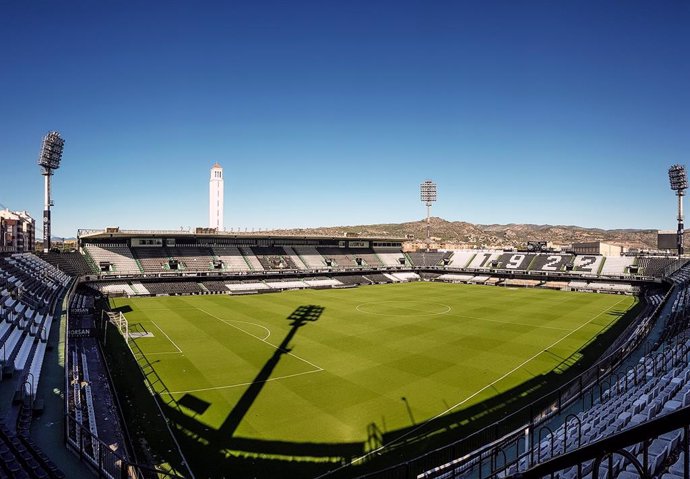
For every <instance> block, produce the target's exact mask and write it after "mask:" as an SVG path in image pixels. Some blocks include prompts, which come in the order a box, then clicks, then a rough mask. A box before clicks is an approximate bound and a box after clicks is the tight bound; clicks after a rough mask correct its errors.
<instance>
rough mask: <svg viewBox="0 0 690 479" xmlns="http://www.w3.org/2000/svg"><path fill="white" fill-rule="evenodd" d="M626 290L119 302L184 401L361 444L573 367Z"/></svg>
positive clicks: (222, 424)
mask: <svg viewBox="0 0 690 479" xmlns="http://www.w3.org/2000/svg"><path fill="white" fill-rule="evenodd" d="M636 301H637V299H636V298H634V297H630V296H617V295H607V294H590V293H573V292H561V291H549V290H543V289H509V288H500V287H489V286H473V285H455V284H442V283H424V282H419V283H409V284H392V285H382V286H370V287H360V288H353V289H329V290H300V291H289V292H283V293H276V294H265V295H245V296H228V295H209V296H175V297H173V296H171V297H156V298H131V299H125V298H119V299H113V300H111V303H112V306H113V307H117V308H120V309H121V310H124V311H126V313H125V316H126V318H127V319H128V321H129V323H130V331H139V332H140V333H141V332H144V334H143V335H140V336H139V337H137V338H136V339H134V341H135V342H136V344H137V345H138V346H139V348H140V349H141V350H142V351H143V352H144V353H145V355H146V356H147V358H148V360H149V361H150V362H151V363H152V365H153V367H154V368H155V370H156V371H157V373H158V374H159V376H160V377H161V378H162V380H163V382H164V383H165V385H166V386H167V388H168V390H169V391H170V394H171V395H172V396H173V397H174V398H175V399H176V400H178V401H179V403H180V405H181V409H182V411H183V412H184V413H185V414H186V415H189V416H190V417H193V418H194V420H196V421H199V422H200V423H202V424H203V425H204V427H208V428H212V429H213V430H220V431H222V432H227V433H229V434H230V435H232V436H234V437H243V438H249V439H256V440H267V441H288V442H296V443H344V442H363V441H366V440H367V430H368V427H369V426H370V425H371V424H376V426H377V427H378V429H379V430H381V431H383V432H390V431H396V430H398V429H402V428H407V427H409V426H411V425H413V424H420V423H423V422H424V421H427V420H429V419H431V418H434V417H436V416H439V415H443V414H448V413H450V412H457V411H459V410H462V409H464V408H467V407H469V406H471V405H473V404H476V403H478V402H480V401H483V400H486V399H488V398H490V397H493V396H496V395H497V394H500V393H502V392H505V391H508V390H510V389H511V388H514V387H516V386H518V385H519V384H521V383H524V382H526V381H528V380H530V379H533V378H535V377H536V376H539V375H541V374H545V373H548V372H550V371H553V370H554V369H555V368H563V367H564V364H572V362H573V361H575V360H577V358H578V357H579V354H578V351H579V350H581V349H582V348H583V346H584V345H586V344H587V343H588V342H589V341H591V340H592V338H594V337H596V336H597V335H598V334H599V333H601V332H602V331H603V330H605V329H607V328H608V327H609V326H611V325H612V324H613V323H614V322H615V321H617V320H618V319H619V318H620V317H622V316H623V315H624V314H625V313H626V312H627V311H628V310H629V309H630V308H632V307H633V306H634V304H635V303H636Z"/></svg>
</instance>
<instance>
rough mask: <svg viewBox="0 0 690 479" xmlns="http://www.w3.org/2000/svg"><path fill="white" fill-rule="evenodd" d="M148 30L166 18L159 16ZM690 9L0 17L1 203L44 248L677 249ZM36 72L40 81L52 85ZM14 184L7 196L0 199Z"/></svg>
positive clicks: (103, 12) (153, 7)
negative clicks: (515, 245) (446, 234)
mask: <svg viewBox="0 0 690 479" xmlns="http://www.w3.org/2000/svg"><path fill="white" fill-rule="evenodd" d="M163 7H165V8H163ZM688 22H690V6H689V5H688V4H686V3H681V2H674V3H668V4H665V5H664V8H659V7H658V6H653V5H650V4H648V3H646V2H642V1H634V2H626V4H625V6H622V5H618V4H614V3H607V4H601V3H600V2H578V3H577V4H575V3H571V4H566V3H563V2H559V3H552V2H522V3H520V4H515V3H513V2H502V1H501V2H498V1H497V2H494V3H491V4H486V3H483V4H471V3H466V2H439V3H437V4H434V5H429V4H426V3H423V2H367V3H356V2H355V3H347V4H346V3H323V2H298V3H293V4H290V5H284V4H280V3H277V2H276V3H274V2H267V3H266V4H263V5H261V6H257V5H253V4H241V3H233V4H226V3H216V2H207V3H203V4H195V5H191V4H185V3H177V2H169V3H158V2H152V3H151V4H147V5H136V6H135V5H124V6H123V5H120V4H114V3H105V4H99V5H93V4H90V3H88V2H75V3H72V4H69V5H59V6H58V5H52V4H41V5H38V4H33V3H30V4H17V3H2V4H0V40H2V45H3V46H2V47H0V48H1V49H2V52H3V58H4V59H5V71H6V72H8V73H9V74H7V75H3V76H1V77H0V91H2V92H3V100H2V105H3V111H4V113H5V114H4V115H2V116H0V176H2V179H3V180H4V181H2V185H3V186H2V188H0V203H2V204H4V205H6V206H7V207H9V208H10V209H13V210H27V211H28V212H29V213H30V214H31V215H32V216H33V217H34V218H35V219H36V222H37V229H38V230H40V223H41V216H42V215H41V209H42V178H41V175H40V168H39V167H38V165H37V164H36V162H37V158H38V154H39V151H40V146H41V139H42V137H43V136H44V135H45V134H46V133H47V132H48V131H50V130H57V131H59V132H60V133H61V135H62V137H63V138H64V139H65V147H64V154H63V162H62V165H61V168H60V170H58V171H56V173H55V176H54V177H53V185H52V187H53V195H52V196H53V199H54V202H55V206H54V208H53V213H52V215H53V232H54V236H59V237H71V236H75V235H76V231H77V228H104V227H107V226H119V227H121V228H126V229H179V228H180V227H183V228H188V227H191V228H194V227H197V226H205V225H206V224H207V222H208V201H209V200H208V189H207V188H208V187H207V180H208V171H209V168H210V167H211V165H213V164H214V163H216V162H218V163H221V164H223V166H224V169H225V171H226V176H227V178H228V181H227V188H226V196H225V204H226V210H228V211H231V212H232V214H226V215H225V226H226V229H227V230H230V229H234V230H238V229H241V230H244V229H245V228H247V229H248V230H250V231H251V230H252V229H254V230H258V229H259V228H261V229H273V228H300V227H319V226H340V225H360V224H379V223H398V222H405V221H416V220H419V219H422V218H423V217H424V215H425V208H424V205H423V204H421V203H420V202H419V198H418V185H419V183H420V182H422V181H424V180H425V179H429V178H430V179H432V180H434V182H436V183H437V184H438V189H439V198H438V202H437V203H436V204H435V205H434V216H438V217H442V218H444V219H447V220H450V221H456V220H457V221H467V222H471V223H480V224H494V223H497V224H505V223H533V224H567V225H578V226H583V227H598V228H605V229H615V228H640V229H664V230H666V229H668V230H672V229H674V228H675V203H676V199H675V197H674V195H673V193H672V192H671V191H670V190H669V186H668V178H667V170H668V167H669V166H671V165H672V164H675V163H681V164H687V160H686V158H688V157H689V153H690V137H689V135H688V134H687V132H688V131H690V92H688V91H687V87H686V85H687V84H688V80H690V62H689V61H688V58H690V31H689V30H688V29H687V25H688ZM46 72H49V74H46ZM8 178H9V181H8Z"/></svg>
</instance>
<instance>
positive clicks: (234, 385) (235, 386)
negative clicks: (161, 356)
mask: <svg viewBox="0 0 690 479" xmlns="http://www.w3.org/2000/svg"><path fill="white" fill-rule="evenodd" d="M321 371H323V369H320V370H317V369H314V370H312V371H304V372H301V373H295V374H288V375H287V376H278V377H277V378H271V379H266V380H265V381H261V383H267V382H269V381H277V380H279V379H287V378H294V377H297V376H304V375H305V374H312V373H320V372H321ZM250 384H254V383H253V382H250V383H239V384H231V385H229V386H217V387H212V388H200V389H188V390H186V391H170V392H163V393H161V394H187V393H196V392H202V391H215V390H218V389H232V388H239V387H242V386H249V385H250Z"/></svg>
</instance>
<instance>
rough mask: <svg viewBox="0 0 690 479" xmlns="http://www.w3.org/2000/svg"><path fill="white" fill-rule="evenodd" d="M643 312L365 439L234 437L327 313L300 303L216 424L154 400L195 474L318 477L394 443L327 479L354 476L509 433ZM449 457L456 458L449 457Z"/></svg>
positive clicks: (372, 427)
mask: <svg viewBox="0 0 690 479" xmlns="http://www.w3.org/2000/svg"><path fill="white" fill-rule="evenodd" d="M639 310H640V308H638V307H636V308H633V309H632V310H631V311H628V313H627V314H626V315H625V317H624V318H623V320H622V321H618V322H617V323H615V324H614V325H612V326H610V327H608V328H607V330H606V331H605V332H604V333H602V334H600V335H599V336H597V337H595V338H593V340H592V341H590V342H589V343H588V344H587V346H586V347H585V348H584V349H582V350H580V351H579V352H578V353H577V355H578V356H579V357H576V356H575V355H573V356H570V357H569V358H560V359H563V362H562V363H561V365H559V366H561V368H560V369H558V368H557V369H558V370H557V371H556V370H554V371H551V372H549V373H548V374H543V375H536V376H533V377H532V378H531V379H529V380H528V381H526V382H524V383H522V384H520V385H518V386H516V387H514V388H512V389H510V390H507V391H504V392H502V393H501V394H499V395H497V396H494V397H492V398H490V399H488V400H483V401H481V402H479V403H477V404H474V405H471V406H469V407H467V408H464V409H461V410H457V411H454V412H450V413H448V414H446V415H443V416H441V417H439V418H436V419H434V420H433V421H428V422H422V423H420V424H412V425H411V426H409V427H406V428H402V429H398V430H395V431H386V430H385V425H383V424H381V425H379V424H376V422H371V423H370V424H369V425H368V426H367V431H365V432H366V433H367V435H368V436H367V437H368V439H367V440H366V441H362V442H350V443H296V442H288V441H273V440H259V439H252V438H245V437H237V436H236V432H237V430H238V427H239V426H240V424H242V421H243V420H244V418H245V417H246V416H247V414H248V413H249V412H250V410H251V407H252V405H253V404H254V402H255V400H256V399H257V397H258V396H259V394H260V393H261V391H262V389H263V387H264V385H265V383H266V381H267V380H268V379H269V378H270V376H271V374H272V372H273V371H274V369H275V368H276V366H277V365H278V363H279V362H280V360H281V358H282V357H283V356H285V355H286V354H288V353H290V351H292V350H293V349H294V348H295V347H296V345H295V344H291V343H293V342H294V341H295V337H296V335H297V332H298V331H299V329H301V328H302V327H304V326H305V325H307V324H308V323H309V322H313V321H317V320H318V319H319V317H320V315H321V313H322V312H323V308H322V307H320V306H313V305H309V306H301V307H300V308H298V309H297V310H295V311H294V312H293V313H292V314H291V315H290V316H289V317H288V318H287V319H288V320H289V321H291V324H290V326H291V327H290V330H289V331H288V333H287V334H286V336H285V338H284V339H283V340H282V341H281V343H280V345H279V346H277V347H276V350H275V351H274V353H273V354H272V356H271V357H270V358H269V359H268V361H267V362H266V364H265V365H264V366H263V367H262V368H261V370H260V371H259V372H258V374H257V375H256V377H255V378H254V380H253V381H252V383H251V384H250V385H249V386H248V387H247V389H246V390H245V392H244V393H243V394H242V396H241V398H240V399H239V400H238V402H237V403H236V404H235V406H234V407H233V409H232V410H231V411H230V413H229V414H228V416H227V417H226V419H225V421H224V422H223V424H222V425H221V426H220V427H219V428H218V429H213V428H210V427H208V426H207V425H206V424H203V423H202V422H200V421H198V420H197V419H195V417H193V416H190V415H188V414H186V413H184V412H183V411H182V410H181V409H180V408H179V407H174V405H171V404H170V401H169V399H167V398H166V401H167V402H166V401H164V400H161V398H160V396H157V397H158V399H159V403H160V404H161V407H162V408H163V410H164V413H165V415H166V416H167V417H168V419H169V420H170V423H171V424H172V425H174V426H175V427H174V431H175V433H176V437H177V439H178V441H179V442H180V444H181V446H182V449H183V450H184V452H185V455H186V457H187V459H188V460H189V461H190V463H191V467H192V470H193V471H194V472H195V474H196V475H197V477H256V478H273V477H281V478H291V477H294V478H306V477H316V476H319V475H321V474H324V473H326V472H328V471H334V470H337V469H338V468H339V466H341V465H345V464H348V463H350V462H351V461H352V460H354V459H356V458H359V457H361V456H363V455H364V454H367V453H368V452H370V451H372V450H376V449H379V448H381V447H384V448H385V447H388V446H391V445H396V447H395V448H392V449H391V450H390V451H386V452H385V454H378V453H377V454H371V455H370V456H369V457H368V458H367V461H366V462H365V463H364V465H362V466H356V467H349V468H345V469H343V470H340V471H337V472H335V473H334V474H333V475H332V476H329V477H353V476H357V475H361V474H365V473H367V472H370V471H375V470H378V469H381V468H385V467H387V466H390V465H393V464H397V463H400V462H405V461H407V460H409V459H410V458H414V457H416V456H419V455H421V454H423V453H424V451H429V450H433V449H435V448H439V447H442V446H444V445H446V444H448V443H450V442H453V441H457V440H459V439H461V438H463V437H467V436H469V435H470V434H472V433H473V432H476V431H479V430H482V433H481V434H480V435H476V436H473V437H472V438H471V440H468V441H465V442H464V443H463V444H462V446H458V447H457V448H455V449H454V450H453V454H454V457H453V458H456V457H460V456H462V455H463V454H466V453H469V452H471V451H473V450H475V449H476V448H478V447H480V446H482V445H483V444H485V443H487V442H489V441H492V440H495V439H496V438H499V437H501V436H502V435H504V434H506V433H508V432H511V431H512V430H513V429H514V428H515V427H516V426H518V425H521V424H523V423H524V421H526V420H527V417H528V416H530V417H532V416H533V415H534V414H535V413H536V412H537V411H539V410H541V409H540V408H547V407H549V406H550V405H552V404H553V403H554V402H556V401H558V397H557V396H556V395H555V393H554V390H555V389H557V388H558V387H560V386H562V385H564V384H566V383H567V382H568V381H570V380H571V379H572V378H573V377H576V376H577V375H578V374H580V373H582V372H583V371H585V370H586V369H587V368H588V367H590V366H591V365H592V364H593V363H594V362H595V361H596V359H597V358H599V357H600V355H601V354H602V352H603V351H605V350H606V348H607V347H608V346H609V345H610V344H611V342H612V340H613V339H615V338H616V337H617V336H618V335H620V333H621V332H622V331H623V329H624V328H625V327H626V326H627V324H628V323H629V322H630V321H631V320H632V319H633V318H634V317H635V316H636V315H637V314H638V312H639ZM610 314H611V315H614V316H617V317H619V318H620V316H622V312H618V311H616V312H612V313H610ZM539 397H542V398H543V399H542V400H540V402H539V403H538V404H536V405H535V408H534V409H533V410H532V409H531V408H527V409H525V412H524V416H519V417H514V418H511V419H512V421H502V422H500V423H499V422H497V421H500V420H502V419H504V418H506V417H508V416H509V415H510V414H511V413H513V412H514V411H517V410H520V409H521V408H524V407H527V406H529V405H530V404H532V403H533V402H534V400H535V399H536V398H539ZM202 403H204V401H202V400H200V399H198V398H195V397H187V396H184V397H183V398H182V399H181V400H180V401H179V402H178V404H179V405H182V406H183V407H186V408H188V409H190V410H191V411H192V412H194V413H195V415H196V414H199V413H200V412H199V411H201V410H202V409H204V406H205V404H202ZM206 404H207V403H206ZM190 405H191V407H190ZM204 410H205V409H204ZM411 420H412V418H411ZM412 422H414V421H413V420H412ZM498 424H500V426H499V425H498ZM487 426H492V427H487ZM314 427H315V428H317V427H319V425H318V424H317V423H314ZM450 459H452V458H448V459H446V460H450Z"/></svg>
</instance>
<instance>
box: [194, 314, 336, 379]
mask: <svg viewBox="0 0 690 479" xmlns="http://www.w3.org/2000/svg"><path fill="white" fill-rule="evenodd" d="M197 309H198V310H199V311H201V312H202V313H205V314H207V315H209V316H211V317H212V318H216V319H217V320H218V321H221V322H222V323H225V324H227V325H228V326H230V327H232V328H235V329H236V330H238V331H242V332H243V333H244V334H248V335H249V336H251V337H252V338H255V339H258V340H259V341H261V342H263V343H266V344H268V345H269V346H271V347H272V348H274V349H278V350H280V348H279V347H278V346H276V345H275V344H272V343H269V342H268V341H266V340H265V339H264V338H260V337H259V336H256V335H254V334H252V333H250V332H247V331H245V330H244V329H242V328H238V327H237V326H235V325H234V324H231V323H229V322H228V321H226V320H225V319H222V318H219V317H218V316H216V315H215V314H211V313H209V312H208V311H205V310H203V309H201V308H197ZM285 353H286V354H287V355H289V356H292V357H293V358H295V359H299V360H300V361H302V362H305V363H307V364H309V365H310V366H312V367H313V368H316V369H318V370H319V371H323V368H322V367H321V366H317V365H316V364H314V363H312V362H311V361H308V360H306V359H304V358H302V357H299V356H297V355H296V354H294V353H291V352H288V351H285ZM314 372H317V371H314Z"/></svg>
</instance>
